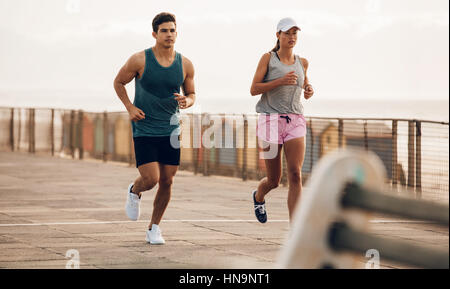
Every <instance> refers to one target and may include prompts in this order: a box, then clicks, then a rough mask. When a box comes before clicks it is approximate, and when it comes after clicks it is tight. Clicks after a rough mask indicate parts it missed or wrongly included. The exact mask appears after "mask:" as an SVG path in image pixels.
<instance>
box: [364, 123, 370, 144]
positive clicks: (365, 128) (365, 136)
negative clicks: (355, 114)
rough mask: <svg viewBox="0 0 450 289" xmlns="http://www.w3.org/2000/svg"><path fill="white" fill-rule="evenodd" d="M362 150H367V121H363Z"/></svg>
mask: <svg viewBox="0 0 450 289" xmlns="http://www.w3.org/2000/svg"><path fill="white" fill-rule="evenodd" d="M364 149H365V150H366V151H368V150H369V139H368V133H367V120H365V121H364Z"/></svg>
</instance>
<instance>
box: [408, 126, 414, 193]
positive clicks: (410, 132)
mask: <svg viewBox="0 0 450 289" xmlns="http://www.w3.org/2000/svg"><path fill="white" fill-rule="evenodd" d="M414 154H415V152H414V121H412V120H410V121H408V187H410V188H414Z"/></svg>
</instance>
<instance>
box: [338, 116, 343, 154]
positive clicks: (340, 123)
mask: <svg viewBox="0 0 450 289" xmlns="http://www.w3.org/2000/svg"><path fill="white" fill-rule="evenodd" d="M343 138H344V121H343V120H342V119H339V120H338V143H339V147H340V148H341V147H342V146H343Z"/></svg>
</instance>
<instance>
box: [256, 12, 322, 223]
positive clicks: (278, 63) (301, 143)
mask: <svg viewBox="0 0 450 289" xmlns="http://www.w3.org/2000/svg"><path fill="white" fill-rule="evenodd" d="M298 31H300V28H299V27H298V26H297V24H296V23H295V21H294V20H293V19H292V18H283V19H281V20H280V22H279V23H278V25H277V33H276V36H277V38H278V41H277V44H276V46H275V48H274V49H272V51H270V52H269V53H266V54H264V55H263V56H262V57H261V60H260V61H259V64H258V68H257V69H256V72H255V76H254V78H253V83H252V86H251V89H250V93H251V94H252V95H259V94H262V96H261V99H260V100H259V102H258V103H257V105H256V112H258V113H259V118H258V125H257V136H258V139H259V142H260V145H262V147H263V150H264V153H263V155H264V159H265V164H266V170H267V177H265V178H263V179H262V180H261V181H260V182H259V185H258V189H257V190H255V191H253V203H254V209H255V215H256V218H257V219H258V221H259V222H261V223H265V222H266V221H267V212H266V208H265V199H264V198H265V196H266V194H267V193H269V192H270V191H271V190H272V189H274V188H276V187H278V185H279V183H280V180H281V148H282V147H284V153H285V155H286V161H287V171H288V182H289V192H288V199H287V204H288V209H289V218H290V220H292V218H293V213H294V210H295V206H296V204H297V200H298V198H299V197H300V193H301V191H302V180H301V168H302V165H303V160H304V156H305V136H306V121H305V118H304V117H303V106H302V104H301V102H300V100H301V94H302V90H303V89H304V97H305V99H309V98H310V97H311V96H312V95H313V94H314V90H313V88H312V86H311V85H310V84H309V83H308V78H307V77H306V71H307V69H308V61H307V60H306V59H305V58H301V57H299V56H297V55H294V52H293V49H294V47H295V44H296V43H297V32H298Z"/></svg>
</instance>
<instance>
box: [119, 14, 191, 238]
mask: <svg viewBox="0 0 450 289" xmlns="http://www.w3.org/2000/svg"><path fill="white" fill-rule="evenodd" d="M152 26H153V33H152V35H153V37H154V38H155V39H156V43H155V46H153V47H151V48H148V49H146V50H144V51H141V52H138V53H135V54H133V55H132V56H131V57H130V58H129V59H128V61H127V62H126V63H125V65H124V66H123V67H122V68H121V69H120V71H119V73H118V74H117V76H116V78H115V80H114V89H115V90H116V93H117V95H118V96H119V98H120V100H121V101H122V103H123V104H124V105H125V107H126V109H127V111H128V113H129V115H130V119H131V121H132V128H133V140H134V150H135V155H136V167H137V168H138V170H139V174H140V176H139V177H138V178H137V179H136V180H135V181H134V182H133V183H131V184H130V185H129V186H128V192H127V194H128V197H127V201H126V205H125V211H126V214H127V216H128V217H129V218H130V219H131V220H134V221H136V220H137V219H138V218H139V214H140V211H139V206H140V201H141V197H142V192H144V191H147V190H151V189H152V188H153V187H155V186H156V184H158V191H157V193H156V196H155V200H154V203H153V213H152V218H151V221H150V224H149V227H148V230H147V236H146V241H147V242H148V243H150V244H164V243H165V241H164V239H163V237H162V235H161V230H160V228H159V223H160V222H161V219H162V216H163V214H164V211H165V210H166V208H167V205H168V204H169V200H170V195H171V187H172V182H173V178H174V176H175V174H176V172H177V170H178V166H179V164H180V146H179V135H180V127H179V108H181V109H186V108H188V107H190V106H192V105H193V104H194V101H195V90H194V66H193V65H192V63H191V61H190V60H189V59H187V58H186V57H184V56H182V55H181V54H180V53H178V52H176V51H175V49H174V44H175V40H176V38H177V30H176V28H177V27H176V20H175V16H174V15H173V14H170V13H160V14H158V15H156V16H155V18H154V19H153V22H152ZM133 79H134V80H135V87H136V88H135V97H134V103H131V101H130V99H129V97H128V95H127V91H126V89H125V85H126V84H127V83H129V82H131V81H132V80H133ZM180 87H182V88H183V93H184V95H181V94H180ZM174 140H175V141H174Z"/></svg>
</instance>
